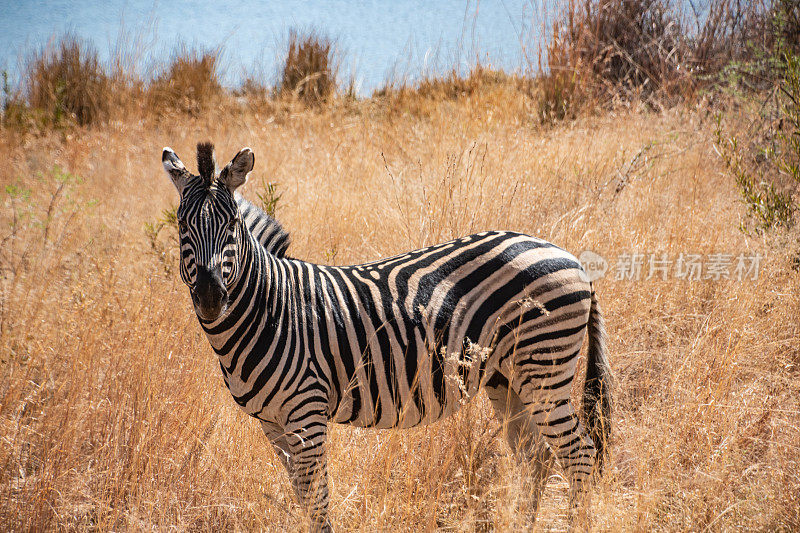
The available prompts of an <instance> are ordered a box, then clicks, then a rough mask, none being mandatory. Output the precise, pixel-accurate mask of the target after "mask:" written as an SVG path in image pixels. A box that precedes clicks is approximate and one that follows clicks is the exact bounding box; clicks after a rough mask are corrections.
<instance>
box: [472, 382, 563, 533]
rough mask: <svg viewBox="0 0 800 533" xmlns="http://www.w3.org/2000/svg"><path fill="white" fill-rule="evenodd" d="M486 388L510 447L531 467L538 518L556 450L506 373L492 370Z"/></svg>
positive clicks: (531, 507)
mask: <svg viewBox="0 0 800 533" xmlns="http://www.w3.org/2000/svg"><path fill="white" fill-rule="evenodd" d="M485 388H486V395H487V396H488V397H489V400H490V401H491V403H492V407H493V408H494V412H495V415H496V416H497V418H498V419H499V420H500V423H501V424H503V432H504V434H505V438H506V441H507V442H508V445H509V446H510V447H511V451H512V452H513V453H514V455H515V457H516V458H517V459H518V460H519V461H520V463H522V465H523V467H524V468H526V469H528V471H529V474H530V475H529V476H528V480H527V481H529V483H530V486H529V487H528V491H527V492H528V495H529V498H528V504H529V515H530V518H531V521H533V522H535V521H536V515H537V513H538V510H539V500H540V498H541V495H542V491H543V490H544V487H545V484H546V483H547V478H548V476H549V474H550V470H551V468H552V466H553V461H554V457H553V453H552V452H551V451H550V448H548V447H547V444H546V443H545V442H544V439H543V438H542V435H541V432H540V431H539V427H538V426H537V424H536V422H535V421H534V420H533V418H531V417H530V416H529V414H528V412H527V411H526V410H525V404H524V403H523V402H522V400H521V399H520V397H519V396H518V395H517V393H516V392H514V391H513V390H512V389H511V387H510V386H509V382H508V379H506V377H505V376H504V375H503V374H501V373H500V372H495V373H494V374H492V375H491V376H490V377H489V379H488V380H487V382H486V385H485Z"/></svg>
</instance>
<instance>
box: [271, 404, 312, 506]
mask: <svg viewBox="0 0 800 533" xmlns="http://www.w3.org/2000/svg"><path fill="white" fill-rule="evenodd" d="M261 429H262V430H263V431H264V435H266V436H267V439H268V440H269V442H270V444H272V447H273V448H274V449H275V454H276V455H277V456H278V459H280V461H281V464H282V465H283V467H284V468H285V469H286V473H287V474H288V475H289V481H290V482H291V484H292V488H293V489H294V494H295V497H296V498H297V499H298V501H300V502H301V503H302V499H301V497H300V492H299V490H298V487H297V476H296V474H295V471H294V464H293V462H292V452H291V449H290V448H289V441H288V440H287V439H286V431H285V430H284V429H283V426H281V425H280V424H276V423H275V422H267V421H266V420H262V421H261Z"/></svg>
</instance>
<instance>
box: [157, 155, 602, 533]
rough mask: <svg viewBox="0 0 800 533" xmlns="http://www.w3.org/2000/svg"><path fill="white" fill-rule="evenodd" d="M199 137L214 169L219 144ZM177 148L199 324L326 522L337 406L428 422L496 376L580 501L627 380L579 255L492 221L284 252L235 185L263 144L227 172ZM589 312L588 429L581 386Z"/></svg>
mask: <svg viewBox="0 0 800 533" xmlns="http://www.w3.org/2000/svg"><path fill="white" fill-rule="evenodd" d="M199 148H200V151H201V154H200V155H199V157H198V160H199V161H202V162H204V163H203V165H201V166H202V167H205V168H203V171H204V173H207V170H206V169H207V168H208V166H207V164H206V163H205V161H208V160H211V161H213V156H212V157H210V158H209V157H208V156H207V155H208V154H207V153H205V152H204V151H210V147H205V146H204V145H202V146H200V147H199ZM162 160H163V162H164V166H165V169H166V170H167V172H168V174H169V175H170V177H171V178H172V180H173V182H174V183H175V185H176V187H177V188H178V191H179V192H180V194H181V204H180V207H179V209H178V220H179V225H180V227H181V230H180V231H181V260H182V265H181V275H182V277H183V279H184V282H186V284H187V285H188V286H189V287H190V289H191V293H192V299H193V302H194V304H195V310H196V312H197V315H198V318H199V320H200V324H201V326H202V328H203V329H204V331H205V332H206V335H207V336H208V339H209V341H210V343H211V345H212V347H213V348H214V351H215V352H216V353H217V355H218V356H219V362H220V367H221V369H222V373H223V376H224V379H225V383H226V385H227V386H228V388H229V390H230V392H231V394H232V395H233V397H234V399H235V400H236V402H237V403H238V404H239V405H240V406H241V407H242V408H243V409H244V410H245V411H246V412H247V413H248V414H250V415H251V416H253V417H255V418H258V419H259V420H260V421H261V423H262V427H263V429H264V432H265V434H266V435H267V437H268V438H269V439H270V441H271V442H272V443H273V445H274V446H275V447H276V449H277V450H278V451H279V453H278V455H279V457H280V458H281V460H282V461H283V463H284V465H285V466H286V468H287V471H288V472H289V475H290V478H291V479H292V482H293V485H294V487H295V489H296V490H297V493H298V496H299V497H300V498H301V500H302V501H304V502H305V503H306V504H307V505H308V508H309V510H310V512H311V517H312V528H313V529H315V530H327V529H329V528H330V524H329V522H328V519H327V508H328V490H327V463H326V454H325V444H326V438H327V424H328V422H329V421H333V422H338V423H345V424H351V425H356V426H361V427H374V428H392V427H401V428H406V427H413V426H417V425H420V424H426V423H430V422H434V421H436V420H439V419H441V418H443V417H445V416H448V415H449V414H452V413H453V412H455V411H456V410H457V409H458V408H459V407H460V406H461V405H462V404H463V403H464V401H465V400H468V399H469V398H471V397H472V396H474V395H475V394H477V392H478V391H479V390H480V389H481V387H485V389H486V391H487V394H488V396H489V398H490V400H491V402H492V405H493V407H494V408H495V411H496V412H497V414H498V416H499V417H500V418H501V420H503V421H504V423H505V424H506V434H507V438H508V440H509V444H510V445H511V447H512V449H513V450H514V451H515V453H516V454H517V455H519V456H520V458H522V459H524V460H526V461H529V462H530V463H531V467H532V475H533V481H534V482H535V487H536V488H537V490H540V489H541V486H542V485H543V483H544V481H545V480H546V476H547V471H548V465H549V464H550V463H551V462H552V459H553V456H554V457H555V458H556V459H557V460H558V462H559V463H560V464H561V466H562V467H563V468H564V469H565V472H566V475H567V477H568V478H569V480H570V485H571V491H572V493H573V494H572V496H573V498H572V499H573V501H574V502H578V501H579V500H580V498H579V496H580V495H581V494H582V493H583V492H584V490H585V486H584V485H585V482H586V481H587V480H588V479H589V477H590V475H591V474H592V472H593V470H594V469H595V462H596V454H597V450H598V449H601V446H603V445H604V443H605V440H606V439H607V436H608V433H609V430H610V425H609V424H610V412H611V391H610V373H609V369H608V363H607V360H606V355H605V347H604V328H603V322H602V316H601V315H600V312H599V308H598V304H597V299H596V296H595V294H594V292H593V289H592V286H591V283H590V282H589V281H588V279H587V277H586V274H585V273H584V271H583V269H582V268H581V266H580V264H579V263H578V261H577V260H576V259H575V258H574V257H573V256H572V255H570V254H569V253H567V252H565V251H564V250H561V249H560V248H558V247H556V246H554V245H552V244H550V243H547V242H545V241H542V240H540V239H536V238H533V237H529V236H527V235H522V234H519V233H514V232H499V231H493V232H484V233H479V234H476V235H470V236H467V237H464V238H461V239H457V240H454V241H450V242H447V243H443V244H439V245H436V246H431V247H428V248H424V249H421V250H415V251H412V252H408V253H405V254H402V255H398V256H395V257H391V258H388V259H383V260H379V261H374V262H371V263H366V264H362V265H356V266H347V267H335V266H323V265H315V264H311V263H307V262H304V261H300V260H296V259H290V258H287V257H284V252H285V250H286V246H288V236H287V235H286V233H285V232H284V231H283V230H282V228H281V227H280V225H279V224H277V222H275V221H274V220H273V219H271V218H269V217H266V215H263V213H260V211H259V210H257V209H256V208H254V207H253V206H252V205H251V204H249V203H247V202H246V201H244V200H243V199H241V198H240V197H238V196H236V195H235V194H234V191H235V189H236V188H237V187H238V186H239V185H241V184H242V183H244V180H245V178H246V176H247V173H248V172H249V171H250V170H251V169H252V167H253V162H254V158H253V155H252V152H250V150H249V149H244V150H242V151H241V152H239V154H237V156H236V157H235V158H234V160H233V161H232V162H231V163H230V164H229V165H228V166H226V167H225V168H224V169H223V170H222V171H221V172H220V175H219V177H218V178H216V179H210V180H209V179H206V177H205V176H202V175H201V176H199V177H198V176H193V175H191V174H189V173H188V172H187V171H186V169H185V167H184V166H183V164H182V163H181V162H180V160H179V159H178V158H177V156H176V155H175V154H174V152H172V151H171V150H169V149H165V151H164V155H163V157H162ZM212 174H213V170H212ZM265 217H266V218H265ZM587 325H588V326H589V327H588V332H589V351H588V354H589V355H588V357H587V381H586V386H585V394H584V410H585V411H586V413H587V417H586V423H587V425H588V427H587V428H586V429H585V428H584V426H583V423H582V422H581V420H580V419H579V418H578V416H576V413H575V410H574V409H573V407H572V404H571V402H570V391H571V389H572V385H573V381H574V378H575V367H576V363H577V359H578V354H579V352H580V348H581V345H582V343H583V337H584V335H585V332H586V331H587ZM587 430H588V431H587ZM535 492H536V491H535ZM536 498H537V496H536V495H535V496H534V499H536ZM535 503H536V502H535V501H534V509H535Z"/></svg>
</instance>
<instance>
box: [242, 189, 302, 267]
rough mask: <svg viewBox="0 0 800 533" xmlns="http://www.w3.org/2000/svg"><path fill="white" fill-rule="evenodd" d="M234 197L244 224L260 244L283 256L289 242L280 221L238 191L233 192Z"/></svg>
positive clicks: (289, 238) (272, 252) (277, 255)
mask: <svg viewBox="0 0 800 533" xmlns="http://www.w3.org/2000/svg"><path fill="white" fill-rule="evenodd" d="M234 198H235V199H236V203H237V204H238V205H239V212H240V213H241V214H242V219H243V220H244V223H245V225H246V226H247V228H248V229H249V230H250V233H252V234H253V236H254V237H255V238H256V240H257V241H258V242H259V243H261V246H263V247H264V249H265V250H266V251H267V252H269V253H271V254H272V255H274V256H276V257H285V256H286V249H287V248H289V244H291V237H290V236H289V232H288V231H286V230H285V229H283V226H282V225H281V223H280V222H278V221H277V220H275V219H274V218H272V217H271V216H269V215H268V214H266V213H265V212H264V211H262V210H261V209H260V208H258V207H256V206H255V205H254V204H252V203H251V202H249V201H248V200H246V199H245V198H244V197H243V196H242V195H241V194H239V193H238V192H237V193H235V194H234Z"/></svg>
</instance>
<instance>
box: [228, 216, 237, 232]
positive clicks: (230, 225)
mask: <svg viewBox="0 0 800 533" xmlns="http://www.w3.org/2000/svg"><path fill="white" fill-rule="evenodd" d="M235 229H236V219H235V218H234V219H233V220H231V221H230V222H228V230H229V231H233V230H235Z"/></svg>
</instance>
